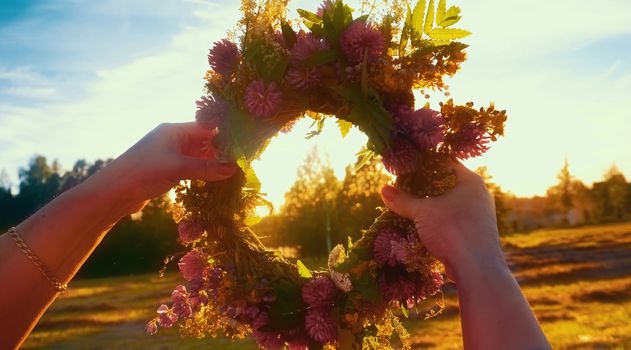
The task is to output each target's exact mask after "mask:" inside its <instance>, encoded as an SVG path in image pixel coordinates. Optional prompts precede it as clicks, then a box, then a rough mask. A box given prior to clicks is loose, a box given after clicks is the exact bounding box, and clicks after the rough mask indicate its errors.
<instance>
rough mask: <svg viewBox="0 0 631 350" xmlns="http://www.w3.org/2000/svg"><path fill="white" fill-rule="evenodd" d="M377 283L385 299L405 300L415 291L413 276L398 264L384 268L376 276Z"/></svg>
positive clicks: (412, 296)
mask: <svg viewBox="0 0 631 350" xmlns="http://www.w3.org/2000/svg"><path fill="white" fill-rule="evenodd" d="M377 284H378V286H379V290H381V293H382V294H383V297H384V299H385V300H386V301H399V302H406V301H407V300H408V299H410V298H414V296H415V295H416V292H417V285H416V283H415V281H414V276H412V275H411V273H409V272H408V271H406V270H405V268H403V267H400V266H398V267H395V268H384V269H383V270H382V271H381V272H380V274H379V276H378V277H377Z"/></svg>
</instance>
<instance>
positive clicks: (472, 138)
mask: <svg viewBox="0 0 631 350" xmlns="http://www.w3.org/2000/svg"><path fill="white" fill-rule="evenodd" d="M447 143H448V144H449V146H450V147H451V152H452V153H453V154H454V155H455V156H456V157H457V158H459V159H468V158H473V157H478V156H481V155H482V154H484V153H485V152H486V151H488V150H489V147H488V146H487V144H488V143H489V137H488V135H487V134H486V131H485V130H484V128H482V127H480V126H477V125H475V124H467V125H466V126H465V127H463V128H462V129H461V130H459V131H458V132H456V133H454V134H451V135H449V136H448V140H447Z"/></svg>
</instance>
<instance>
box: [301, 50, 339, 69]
mask: <svg viewBox="0 0 631 350" xmlns="http://www.w3.org/2000/svg"><path fill="white" fill-rule="evenodd" d="M339 57H340V53H339V52H338V51H337V50H334V49H328V50H323V51H318V52H316V53H315V54H313V55H312V56H311V57H309V58H308V59H307V60H306V61H305V62H304V65H305V66H306V67H315V66H321V65H324V64H328V63H331V62H335V61H336V60H337V59H338V58H339Z"/></svg>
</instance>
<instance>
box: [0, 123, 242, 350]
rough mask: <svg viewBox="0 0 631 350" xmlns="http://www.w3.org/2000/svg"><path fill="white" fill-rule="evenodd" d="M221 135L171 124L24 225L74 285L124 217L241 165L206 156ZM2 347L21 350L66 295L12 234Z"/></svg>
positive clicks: (0, 269) (1, 266) (6, 256)
mask: <svg viewBox="0 0 631 350" xmlns="http://www.w3.org/2000/svg"><path fill="white" fill-rule="evenodd" d="M212 136H213V132H212V131H209V130H205V129H203V128H201V127H199V126H197V125H195V124H194V123H185V124H165V125H161V126H159V127H158V128H156V129H154V130H153V131H152V132H151V133H149V134H147V136H145V137H144V138H143V139H142V140H140V141H139V142H138V143H137V144H136V145H134V146H133V147H132V148H130V149H129V150H128V151H127V152H125V153H124V154H123V155H121V156H120V157H119V158H118V159H116V160H114V161H113V162H112V163H111V164H109V165H108V166H106V167H105V168H104V169H102V170H101V171H99V172H98V173H96V174H94V175H93V176H92V177H90V178H89V179H88V180H87V181H86V182H84V183H83V184H81V185H79V186H77V187H75V188H74V189H72V190H70V191H67V192H65V193H64V194H62V195H61V196H59V197H57V198H56V199H55V200H53V201H52V202H50V203H49V204H48V205H46V206H45V207H43V208H42V209H40V210H39V211H38V212H36V213H35V214H34V215H32V216H31V217H30V218H28V219H27V220H26V221H24V222H23V223H21V224H20V225H18V226H17V232H18V233H19V235H20V236H21V238H22V239H23V240H24V241H25V242H26V244H27V245H28V246H29V247H30V249H31V250H32V251H33V252H34V253H35V254H36V255H37V256H38V257H39V258H40V259H41V260H42V261H43V262H44V263H45V265H46V266H47V267H48V269H49V270H50V272H51V273H52V274H53V275H54V276H55V277H56V278H57V279H58V280H59V281H60V282H62V283H66V282H68V281H70V280H71V279H72V277H73V276H74V275H75V274H76V272H77V271H78V270H79V268H80V267H81V265H82V264H83V263H84V262H85V260H86V259H87V258H88V257H89V256H90V254H91V253H92V251H93V250H94V249H95V248H96V246H97V245H98V244H99V243H100V242H101V240H102V239H103V237H104V236H105V234H106V233H107V232H108V231H109V230H110V229H111V228H112V226H113V225H114V224H115V223H116V222H117V221H118V220H119V219H120V218H122V217H123V216H125V215H129V214H131V213H133V212H135V211H137V210H139V209H141V208H142V207H143V205H144V204H145V202H146V200H147V199H150V198H153V197H156V196H158V195H160V194H162V193H164V192H166V191H168V190H169V189H170V188H171V187H173V186H174V185H175V184H177V183H178V182H179V181H180V180H181V179H202V180H208V181H216V180H221V179H225V178H227V177H230V176H231V175H232V174H233V173H234V171H235V170H236V167H235V165H234V164H226V163H221V162H218V161H217V160H214V159H213V158H214V157H213V154H212V153H211V152H210V153H202V152H200V151H199V150H200V149H203V145H204V143H205V142H208V141H210V139H211V138H212ZM0 256H1V257H2V260H1V261H0V281H2V288H0V310H2V312H0V329H1V330H2V337H0V349H16V348H18V347H19V346H20V344H22V342H23V341H24V339H25V338H26V337H27V335H28V334H29V332H30V331H31V330H32V328H33V327H34V326H35V324H36V323H37V321H38V320H39V318H40V317H41V315H42V314H43V313H44V311H46V309H47V308H48V306H49V305H50V304H51V303H52V302H53V301H54V300H55V298H56V297H57V295H58V294H59V293H58V292H57V291H56V290H55V289H54V288H53V286H52V285H51V283H50V282H49V281H48V280H47V279H46V278H45V277H44V276H43V274H42V273H41V272H40V271H39V270H38V269H37V268H36V267H35V266H34V264H33V263H32V262H31V261H30V260H28V258H27V257H26V255H25V254H24V253H23V252H22V251H21V250H20V249H19V248H18V247H17V246H16V244H15V242H13V240H12V238H11V237H9V235H7V234H4V235H2V236H0Z"/></svg>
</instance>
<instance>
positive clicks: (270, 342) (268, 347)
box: [254, 331, 285, 350]
mask: <svg viewBox="0 0 631 350" xmlns="http://www.w3.org/2000/svg"><path fill="white" fill-rule="evenodd" d="M254 339H255V340H256V342H257V343H258V344H259V346H261V348H263V349H265V350H281V349H283V348H284V346H285V341H284V340H283V339H282V337H281V335H280V333H278V332H261V331H254Z"/></svg>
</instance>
